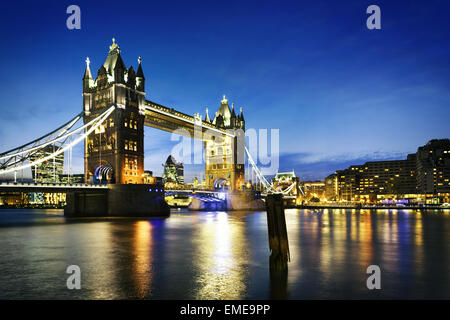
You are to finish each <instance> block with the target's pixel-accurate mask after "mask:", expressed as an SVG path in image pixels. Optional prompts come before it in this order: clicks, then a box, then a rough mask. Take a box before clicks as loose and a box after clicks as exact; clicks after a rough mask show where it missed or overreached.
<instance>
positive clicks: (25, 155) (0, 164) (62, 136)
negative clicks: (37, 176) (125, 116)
mask: <svg viewBox="0 0 450 320" xmlns="http://www.w3.org/2000/svg"><path fill="white" fill-rule="evenodd" d="M114 110H115V106H111V107H110V108H108V109H107V110H106V111H104V112H103V113H102V114H100V115H98V116H97V117H95V118H94V119H92V120H91V121H89V122H88V123H86V124H84V125H82V126H80V127H78V128H76V129H73V127H74V125H75V124H76V123H77V122H78V121H79V120H80V119H81V118H82V113H80V114H78V115H77V116H75V117H74V118H73V119H71V120H70V121H69V122H67V123H66V124H64V125H62V126H60V127H59V128H57V129H55V130H53V131H52V132H50V133H49V134H46V135H44V136H42V137H41V138H38V139H36V140H33V141H31V142H29V143H27V144H24V145H23V146H20V147H17V148H14V149H11V150H9V151H7V152H4V153H2V154H0V175H2V174H7V173H11V172H17V171H19V170H23V169H27V168H30V167H33V166H36V165H39V164H41V163H43V162H45V161H48V160H50V159H54V158H55V157H56V156H58V155H59V154H61V153H63V152H65V151H66V150H71V148H72V147H74V146H75V145H77V144H78V143H80V142H81V141H83V140H84V139H85V138H86V137H87V136H88V135H89V134H91V133H92V132H93V131H94V130H96V129H97V128H99V127H100V126H101V125H102V123H103V122H104V121H105V120H106V119H107V118H108V117H109V115H110V114H111V113H112V112H113V111H114ZM77 135H79V136H78V137H77V138H76V139H74V137H75V136H77ZM57 143H58V144H59V145H58V146H57V147H55V145H56V144H57ZM50 145H54V148H53V152H52V153H51V154H49V155H47V156H45V157H39V158H36V159H35V160H32V156H33V155H38V154H39V152H40V151H43V150H44V148H45V147H47V146H50ZM27 161H28V163H26V162H27ZM18 164H20V165H18Z"/></svg>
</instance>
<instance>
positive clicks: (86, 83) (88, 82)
mask: <svg viewBox="0 0 450 320" xmlns="http://www.w3.org/2000/svg"><path fill="white" fill-rule="evenodd" d="M90 63H91V61H90V60H89V57H87V58H86V70H85V71H84V76H83V91H86V90H89V88H90V87H91V86H92V85H93V82H94V80H93V79H92V74H91V69H90V68H89V64H90Z"/></svg>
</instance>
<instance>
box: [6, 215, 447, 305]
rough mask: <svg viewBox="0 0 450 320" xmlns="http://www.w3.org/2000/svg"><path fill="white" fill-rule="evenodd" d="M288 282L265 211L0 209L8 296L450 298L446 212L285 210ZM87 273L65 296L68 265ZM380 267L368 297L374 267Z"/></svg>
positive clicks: (100, 297) (18, 297)
mask: <svg viewBox="0 0 450 320" xmlns="http://www.w3.org/2000/svg"><path fill="white" fill-rule="evenodd" d="M286 222H287V227H288V236H289V245H290V252H291V261H290V263H289V265H288V273H287V275H286V274H275V273H272V276H271V273H270V268H269V246H268V236H267V222H266V213H265V212H190V211H187V210H184V209H183V210H174V209H172V213H171V216H170V217H169V218H166V219H148V220H146V219H139V220H137V219H136V220H133V219H76V220H74V219H66V218H64V216H63V211H62V210H19V209H16V210H1V211H0V246H1V255H0V288H1V289H0V299H449V298H450V210H440V211H437V210H436V211H434V210H431V211H417V210H372V211H370V210H361V211H358V210H349V209H345V210H344V209H340V210H338V209H333V210H326V209H316V210H306V209H305V210H297V209H289V210H286ZM69 265H78V266H79V267H80V269H81V289H80V290H68V289H67V287H66V280H67V277H68V276H69V275H68V274H67V273H66V268H67V266H69ZM369 265H378V266H379V267H380V268H381V289H380V290H368V289H367V287H366V280H367V277H368V276H369V275H368V274H367V273H366V269H367V267H368V266H369Z"/></svg>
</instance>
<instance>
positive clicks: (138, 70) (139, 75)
mask: <svg viewBox="0 0 450 320" xmlns="http://www.w3.org/2000/svg"><path fill="white" fill-rule="evenodd" d="M141 62H142V59H141V57H139V58H138V63H139V65H138V69H137V72H136V77H140V78H144V71H143V70H142V66H141Z"/></svg>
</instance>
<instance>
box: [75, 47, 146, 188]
mask: <svg viewBox="0 0 450 320" xmlns="http://www.w3.org/2000/svg"><path fill="white" fill-rule="evenodd" d="M138 62H139V65H138V68H137V72H135V71H134V69H133V67H132V66H130V67H129V68H128V69H127V68H126V66H125V63H124V62H123V60H122V57H121V56H120V48H119V46H118V45H117V44H116V43H115V41H114V39H113V43H112V45H111V46H110V47H109V53H108V56H107V58H106V61H105V63H103V65H102V66H101V67H100V69H99V70H98V74H97V78H95V79H93V78H92V75H91V71H90V69H89V63H90V62H89V58H87V59H86V63H87V65H86V71H85V73H84V77H83V109H84V123H87V122H89V121H90V120H92V119H94V118H95V117H97V116H98V115H100V114H101V113H103V112H104V111H105V110H107V108H109V107H111V106H113V105H115V106H116V107H117V108H116V110H115V111H114V112H113V113H112V114H111V116H110V117H109V118H108V119H107V120H106V121H105V122H104V123H103V126H101V127H100V130H97V131H96V132H94V133H92V134H90V135H89V136H88V137H87V139H86V140H85V151H84V172H85V181H86V182H87V183H89V182H94V183H104V182H105V181H106V182H108V183H116V184H128V183H134V184H136V183H137V184H141V183H143V173H144V118H145V110H144V102H145V78H144V73H143V71H142V66H141V58H139V59H138Z"/></svg>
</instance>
